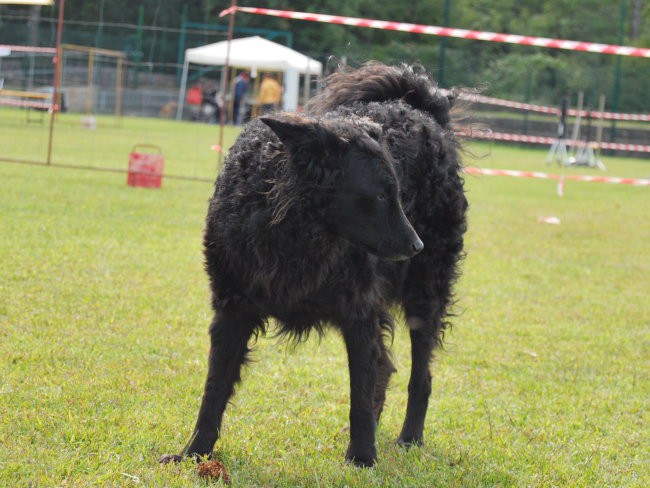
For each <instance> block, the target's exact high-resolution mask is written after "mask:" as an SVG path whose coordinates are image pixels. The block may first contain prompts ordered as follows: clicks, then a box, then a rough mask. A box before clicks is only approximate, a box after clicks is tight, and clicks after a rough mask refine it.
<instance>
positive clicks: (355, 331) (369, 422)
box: [343, 320, 382, 467]
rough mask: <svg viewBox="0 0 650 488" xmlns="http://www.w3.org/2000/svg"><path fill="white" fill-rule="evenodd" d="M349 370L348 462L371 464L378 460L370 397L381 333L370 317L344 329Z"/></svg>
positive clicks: (373, 390) (373, 387) (375, 376)
mask: <svg viewBox="0 0 650 488" xmlns="http://www.w3.org/2000/svg"><path fill="white" fill-rule="evenodd" d="M343 337H344V338H345V346H346V349H347V352H348V366H349V370H350V444H349V446H348V450H347V452H346V453H345V459H346V461H348V462H351V463H353V464H355V465H356V466H361V467H370V466H373V465H374V464H375V462H376V461H377V449H376V447H375V429H376V427H377V421H376V418H375V412H374V401H373V397H374V394H375V386H376V383H377V368H378V363H379V359H380V357H381V354H382V353H381V348H382V344H381V335H380V334H379V331H378V330H377V328H376V326H375V324H374V321H373V320H367V321H363V322H357V323H352V324H348V325H347V326H346V327H344V328H343Z"/></svg>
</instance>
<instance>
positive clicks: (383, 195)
mask: <svg viewBox="0 0 650 488" xmlns="http://www.w3.org/2000/svg"><path fill="white" fill-rule="evenodd" d="M377 200H379V201H381V202H383V201H384V200H386V194H385V193H378V194H377Z"/></svg>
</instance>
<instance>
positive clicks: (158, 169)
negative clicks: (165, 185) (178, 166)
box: [126, 144, 165, 188]
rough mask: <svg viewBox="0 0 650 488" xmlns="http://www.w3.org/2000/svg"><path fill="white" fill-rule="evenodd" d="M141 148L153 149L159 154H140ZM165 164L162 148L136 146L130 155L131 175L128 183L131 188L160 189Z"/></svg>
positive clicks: (145, 145) (146, 145)
mask: <svg viewBox="0 0 650 488" xmlns="http://www.w3.org/2000/svg"><path fill="white" fill-rule="evenodd" d="M141 148H147V149H153V150H155V151H157V152H155V153H152V152H146V153H145V152H140V151H139V150H140V149H141ZM164 164H165V158H164V157H163V155H162V150H161V148H160V146H156V145H154V144H136V145H135V146H133V150H132V151H131V153H130V154H129V175H128V178H127V180H126V183H127V184H128V185H129V186H142V187H145V188H160V187H161V185H162V177H163V166H164Z"/></svg>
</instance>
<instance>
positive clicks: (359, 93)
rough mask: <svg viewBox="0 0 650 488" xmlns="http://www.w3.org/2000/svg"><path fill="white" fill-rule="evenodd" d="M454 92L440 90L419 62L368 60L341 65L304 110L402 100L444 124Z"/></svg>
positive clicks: (323, 109)
mask: <svg viewBox="0 0 650 488" xmlns="http://www.w3.org/2000/svg"><path fill="white" fill-rule="evenodd" d="M456 96H457V95H456V93H455V92H447V91H443V90H441V89H440V88H439V87H438V85H437V84H436V83H435V82H434V81H432V80H431V78H429V77H428V76H427V74H426V72H425V70H424V67H422V66H420V65H414V66H412V65H407V64H401V65H399V66H386V65H385V64H381V63H376V62H371V63H367V64H365V65H363V66H361V67H360V68H358V69H351V68H348V67H345V66H343V67H341V68H340V69H339V71H337V72H335V73H333V74H331V75H329V76H328V77H327V78H326V79H325V89H324V90H323V92H322V93H321V94H319V95H317V96H315V97H314V98H312V99H311V100H310V102H309V104H308V106H307V110H308V111H309V112H311V113H314V114H322V113H326V112H329V111H331V110H334V109H335V108H336V107H338V106H341V105H344V106H349V105H352V104H353V103H355V102H361V103H369V102H384V101H389V100H402V101H404V102H405V103H408V104H409V105H411V106H412V107H413V108H416V109H418V110H421V111H423V112H427V113H429V114H430V115H431V116H433V118H434V119H435V120H436V122H438V123H439V124H440V125H441V126H442V127H447V126H448V125H449V122H450V110H451V107H452V106H453V104H454V102H455V101H456Z"/></svg>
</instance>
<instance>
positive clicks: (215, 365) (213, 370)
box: [159, 309, 260, 463]
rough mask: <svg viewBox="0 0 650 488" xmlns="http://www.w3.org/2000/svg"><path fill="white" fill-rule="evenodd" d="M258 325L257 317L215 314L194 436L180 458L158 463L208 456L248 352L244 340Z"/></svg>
mask: <svg viewBox="0 0 650 488" xmlns="http://www.w3.org/2000/svg"><path fill="white" fill-rule="evenodd" d="M259 324H260V319H259V317H256V316H253V315H251V314H249V313H246V312H243V311H241V310H233V309H230V310H228V309H226V310H222V311H220V312H218V313H217V314H216V316H215V319H214V321H213V322H212V326H211V327H210V339H211V347H210V356H209V361H208V377H207V379H206V382H205V389H204V393H203V399H202V401H201V408H200V410H199V416H198V419H197V421H196V427H195V428H194V433H193V434H192V438H191V439H190V442H189V443H188V445H187V446H186V447H185V449H183V451H182V452H181V454H178V455H166V456H163V457H161V458H160V459H159V462H161V463H169V462H177V461H180V460H181V459H183V458H184V457H192V458H195V459H199V458H201V457H203V456H209V455H210V454H211V453H212V448H213V447H214V444H215V442H216V441H217V439H218V437H219V432H220V430H221V421H222V419H223V414H224V411H225V409H226V405H227V404H228V400H229V399H230V397H231V396H232V394H233V393H234V389H235V384H236V383H238V382H239V381H240V379H241V377H240V371H241V366H242V364H244V363H245V361H246V355H247V354H248V352H249V349H248V340H249V339H250V337H251V335H252V334H253V331H254V330H255V328H256V327H258V326H259Z"/></svg>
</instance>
